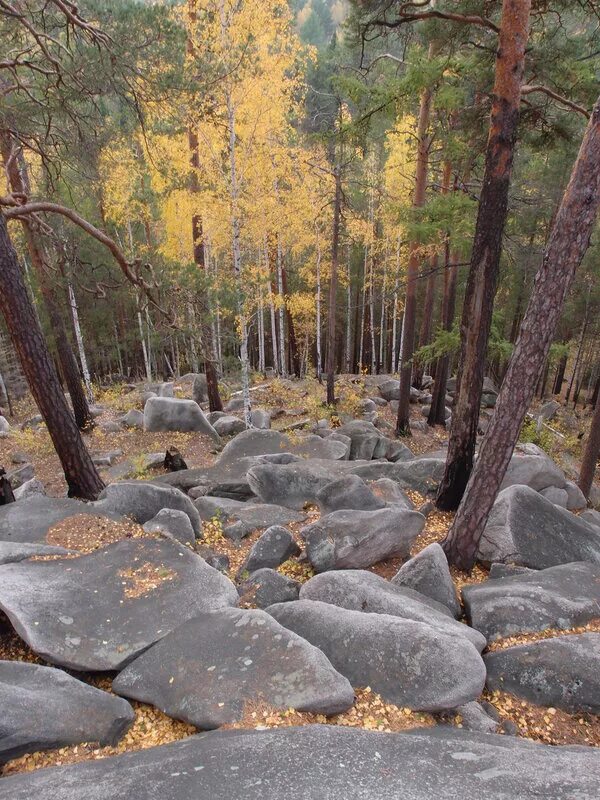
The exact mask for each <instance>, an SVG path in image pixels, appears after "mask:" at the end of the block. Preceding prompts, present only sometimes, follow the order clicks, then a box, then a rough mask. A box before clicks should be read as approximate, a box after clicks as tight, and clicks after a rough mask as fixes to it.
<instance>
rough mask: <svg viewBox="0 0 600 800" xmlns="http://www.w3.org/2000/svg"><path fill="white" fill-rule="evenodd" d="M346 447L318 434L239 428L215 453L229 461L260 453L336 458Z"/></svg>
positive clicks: (346, 449) (220, 459) (220, 461)
mask: <svg viewBox="0 0 600 800" xmlns="http://www.w3.org/2000/svg"><path fill="white" fill-rule="evenodd" d="M347 452H348V448H347V446H346V445H344V443H343V442H339V441H336V440H333V439H322V438H321V437H320V436H312V435H310V436H302V437H301V438H299V439H296V438H294V440H292V439H290V437H289V436H287V435H286V434H285V433H280V431H271V430H266V431H264V430H258V429H257V428H251V429H250V430H247V431H242V433H238V435H237V436H236V437H235V438H234V439H232V440H231V441H230V442H228V443H227V444H226V445H225V447H224V448H223V450H222V452H221V455H220V456H219V463H220V464H224V463H232V462H234V461H237V460H238V459H240V458H245V457H247V456H261V455H267V454H270V453H293V454H294V455H296V456H302V458H324V459H332V460H337V459H340V458H344V457H345V456H346V455H347Z"/></svg>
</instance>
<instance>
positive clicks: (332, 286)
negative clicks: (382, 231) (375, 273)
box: [326, 166, 342, 405]
mask: <svg viewBox="0 0 600 800" xmlns="http://www.w3.org/2000/svg"><path fill="white" fill-rule="evenodd" d="M334 174H335V197H334V203H333V236H332V242H331V278H330V281H329V309H328V311H327V315H328V316H327V356H326V362H327V363H326V366H327V403H328V404H329V405H333V404H334V403H335V364H336V360H337V359H336V355H337V353H336V324H335V323H336V313H337V280H338V261H339V248H340V217H341V213H342V179H341V173H340V167H339V166H336V167H335V168H334Z"/></svg>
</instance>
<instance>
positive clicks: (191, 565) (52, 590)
mask: <svg viewBox="0 0 600 800" xmlns="http://www.w3.org/2000/svg"><path fill="white" fill-rule="evenodd" d="M237 601H238V595H237V591H236V589H235V586H234V585H233V584H232V583H231V581H230V580H229V579H228V578H226V577H225V576H224V575H221V573H220V572H217V570H215V569H213V568H212V567H209V566H208V564H207V563H206V562H205V561H204V560H203V559H202V558H200V557H199V556H197V555H195V554H194V553H192V552H191V551H190V550H189V549H188V548H187V547H183V546H182V545H178V544H176V543H174V542H171V541H169V540H166V539H128V540H125V541H122V542H117V543H116V544H112V545H109V546H108V547H104V548H102V549H101V550H96V551H95V552H93V553H90V555H86V556H81V557H79V558H76V559H69V560H63V559H57V560H53V561H36V562H31V561H22V562H20V563H18V564H8V565H6V566H3V567H0V610H2V611H4V613H5V614H6V615H7V617H8V618H9V619H10V621H11V623H12V625H13V627H14V629H15V630H16V632H17V633H18V634H19V636H20V637H21V638H22V639H24V640H25V641H26V642H27V644H28V645H29V646H30V647H31V649H32V650H33V651H34V652H35V653H37V654H38V655H40V656H41V657H42V658H44V659H46V660H47V661H50V662H52V663H54V664H60V665H62V666H65V667H69V668H71V669H78V670H115V669H120V668H121V667H122V666H123V665H124V664H126V663H127V662H128V661H131V659H132V658H134V657H135V656H136V655H138V654H139V653H141V652H142V651H143V650H145V649H146V648H147V647H148V646H149V645H151V644H153V643H154V642H156V641H158V639H161V638H162V637H163V636H166V634H167V633H169V631H171V630H173V629H174V628H176V627H177V626H178V625H181V624H182V623H183V622H185V621H186V620H187V619H190V618H191V617H193V616H196V615H197V614H198V613H201V612H204V611H212V610H213V609H217V608H222V607H224V606H233V605H236V604H237Z"/></svg>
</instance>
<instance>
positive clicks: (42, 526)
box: [0, 494, 121, 544]
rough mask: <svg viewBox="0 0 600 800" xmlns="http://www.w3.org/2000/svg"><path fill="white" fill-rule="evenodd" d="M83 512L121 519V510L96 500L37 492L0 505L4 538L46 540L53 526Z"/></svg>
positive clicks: (19, 540) (1, 530)
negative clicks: (115, 511)
mask: <svg viewBox="0 0 600 800" xmlns="http://www.w3.org/2000/svg"><path fill="white" fill-rule="evenodd" d="M79 514H86V515H87V514H89V515H91V516H94V517H98V518H101V517H110V518H111V519H121V517H120V515H119V514H112V513H105V512H100V511H99V510H97V509H96V507H95V504H92V503H82V502H80V501H79V500H72V499H71V498H66V497H63V498H58V497H46V496H45V495H38V494H36V495H34V496H32V497H28V498H27V499H26V500H21V501H19V502H18V503H9V504H8V505H6V506H0V541H4V542H37V543H40V544H46V543H47V542H46V535H47V533H48V530H49V529H50V528H51V527H52V526H54V525H56V524H57V523H58V522H62V521H63V520H64V519H67V518H68V517H74V516H76V515H79Z"/></svg>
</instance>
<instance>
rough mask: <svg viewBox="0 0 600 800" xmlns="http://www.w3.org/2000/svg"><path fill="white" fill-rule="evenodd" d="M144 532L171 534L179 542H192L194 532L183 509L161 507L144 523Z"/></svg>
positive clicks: (194, 537)
mask: <svg viewBox="0 0 600 800" xmlns="http://www.w3.org/2000/svg"><path fill="white" fill-rule="evenodd" d="M144 530H145V531H146V533H161V534H163V535H166V536H172V537H173V538H174V539H176V540H177V541H178V542H181V544H190V545H191V544H194V542H195V540H196V534H195V533H194V527H193V525H192V523H191V522H190V518H189V517H188V515H187V514H186V513H185V511H178V510H177V509H174V508H162V509H161V510H160V511H159V512H158V514H157V515H156V516H155V517H152V519H149V520H148V522H145V523H144Z"/></svg>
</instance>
